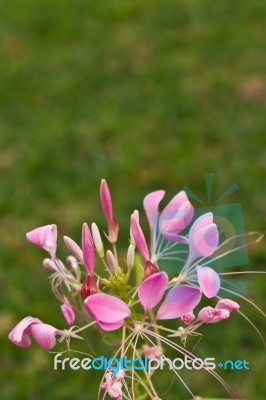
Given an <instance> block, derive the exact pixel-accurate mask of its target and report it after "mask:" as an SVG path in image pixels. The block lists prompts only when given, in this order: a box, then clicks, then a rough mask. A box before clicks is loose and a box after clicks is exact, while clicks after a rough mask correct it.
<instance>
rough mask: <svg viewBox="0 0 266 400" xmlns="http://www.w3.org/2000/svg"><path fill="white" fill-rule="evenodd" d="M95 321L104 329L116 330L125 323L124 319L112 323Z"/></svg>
mask: <svg viewBox="0 0 266 400" xmlns="http://www.w3.org/2000/svg"><path fill="white" fill-rule="evenodd" d="M97 323H98V325H99V326H100V327H101V328H102V329H103V330H104V331H116V330H117V329H119V328H121V326H123V325H124V324H125V321H124V320H123V319H122V320H121V321H117V322H112V323H108V322H102V321H97Z"/></svg>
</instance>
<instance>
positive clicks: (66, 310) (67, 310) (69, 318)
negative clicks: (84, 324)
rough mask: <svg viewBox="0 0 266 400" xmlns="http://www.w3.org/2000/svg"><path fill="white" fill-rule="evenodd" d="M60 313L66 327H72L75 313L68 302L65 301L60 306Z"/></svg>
mask: <svg viewBox="0 0 266 400" xmlns="http://www.w3.org/2000/svg"><path fill="white" fill-rule="evenodd" d="M61 311H62V313H63V315H64V318H65V320H66V322H67V323H68V325H72V324H73V322H74V321H75V313H74V310H73V307H72V305H71V304H70V303H69V301H68V300H65V302H64V304H62V305H61Z"/></svg>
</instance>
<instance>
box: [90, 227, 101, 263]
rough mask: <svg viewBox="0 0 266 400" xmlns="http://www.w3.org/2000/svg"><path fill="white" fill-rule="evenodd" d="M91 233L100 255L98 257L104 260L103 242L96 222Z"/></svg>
mask: <svg viewBox="0 0 266 400" xmlns="http://www.w3.org/2000/svg"><path fill="white" fill-rule="evenodd" d="M91 233H92V237H93V241H94V244H95V248H96V251H97V253H98V256H99V257H100V258H103V257H104V248H103V242H102V238H101V234H100V231H99V228H98V226H97V225H96V224H95V223H94V222H93V223H92V225H91Z"/></svg>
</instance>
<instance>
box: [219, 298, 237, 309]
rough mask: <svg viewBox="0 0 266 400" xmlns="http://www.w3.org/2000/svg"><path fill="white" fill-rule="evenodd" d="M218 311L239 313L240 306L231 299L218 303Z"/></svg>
mask: <svg viewBox="0 0 266 400" xmlns="http://www.w3.org/2000/svg"><path fill="white" fill-rule="evenodd" d="M215 308H216V309H223V310H228V311H230V312H232V311H237V310H239V309H240V305H239V304H238V303H237V302H236V301H233V300H229V299H221V300H220V301H218V303H217V304H216V306H215Z"/></svg>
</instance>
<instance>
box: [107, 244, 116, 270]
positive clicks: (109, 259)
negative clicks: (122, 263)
mask: <svg viewBox="0 0 266 400" xmlns="http://www.w3.org/2000/svg"><path fill="white" fill-rule="evenodd" d="M106 259H107V263H108V266H109V268H110V270H111V272H112V273H113V274H114V275H115V274H117V269H118V264H117V261H116V258H115V256H114V255H113V253H112V252H111V250H107V252H106Z"/></svg>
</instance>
